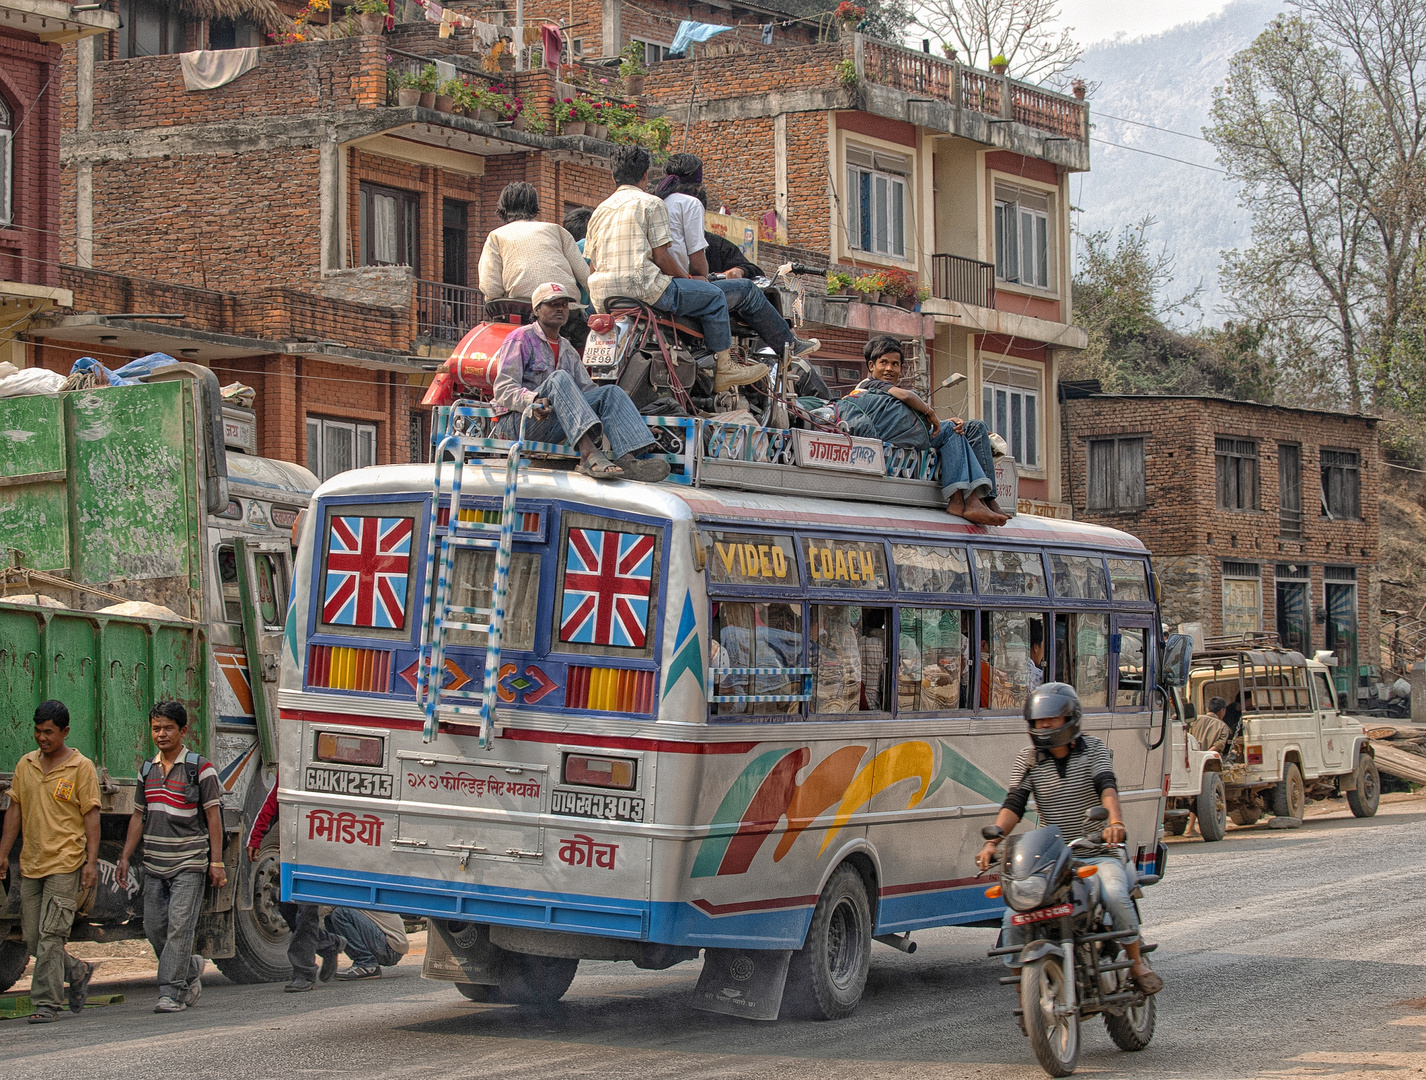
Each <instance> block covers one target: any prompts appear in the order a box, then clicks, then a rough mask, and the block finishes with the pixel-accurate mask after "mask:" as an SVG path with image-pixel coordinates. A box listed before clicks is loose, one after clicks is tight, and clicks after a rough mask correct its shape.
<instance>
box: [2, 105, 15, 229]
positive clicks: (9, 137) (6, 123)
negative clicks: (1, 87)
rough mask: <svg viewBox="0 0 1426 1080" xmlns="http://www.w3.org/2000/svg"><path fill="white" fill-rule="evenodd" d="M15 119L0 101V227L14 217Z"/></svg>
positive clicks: (7, 223)
mask: <svg viewBox="0 0 1426 1080" xmlns="http://www.w3.org/2000/svg"><path fill="white" fill-rule="evenodd" d="M14 123H15V118H14V114H13V113H11V112H10V106H9V105H6V104H5V102H4V100H2V99H0V225H9V224H10V223H11V222H12V221H13V220H14V217H15V206H14V201H13V195H12V190H13V187H14V181H13V177H14V174H15V128H14Z"/></svg>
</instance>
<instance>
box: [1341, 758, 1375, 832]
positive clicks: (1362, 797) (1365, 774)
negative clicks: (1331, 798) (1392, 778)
mask: <svg viewBox="0 0 1426 1080" xmlns="http://www.w3.org/2000/svg"><path fill="white" fill-rule="evenodd" d="M1347 805H1348V806H1350V807H1351V808H1352V816H1353V817H1375V816H1376V811H1377V807H1378V806H1380V805H1381V774H1380V773H1379V772H1377V767H1376V761H1375V760H1374V759H1373V758H1371V757H1370V756H1368V755H1366V754H1363V755H1362V760H1361V761H1359V762H1357V790H1356V791H1349V792H1347Z"/></svg>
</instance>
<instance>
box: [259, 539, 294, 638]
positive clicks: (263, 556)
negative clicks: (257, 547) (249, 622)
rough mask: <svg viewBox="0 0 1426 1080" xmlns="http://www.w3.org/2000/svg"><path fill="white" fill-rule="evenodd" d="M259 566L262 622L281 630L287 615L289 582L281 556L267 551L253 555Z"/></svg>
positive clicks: (269, 627) (271, 627) (273, 628)
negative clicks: (286, 578) (286, 579)
mask: <svg viewBox="0 0 1426 1080" xmlns="http://www.w3.org/2000/svg"><path fill="white" fill-rule="evenodd" d="M253 565H254V566H256V567H257V610H258V615H259V617H260V618H261V619H262V623H263V625H264V626H265V627H267V628H268V629H270V630H281V629H282V621H283V619H285V618H286V617H287V582H286V581H285V580H284V578H285V577H286V573H285V569H286V568H285V566H284V564H283V562H282V560H281V558H280V557H279V556H277V555H272V554H269V553H267V552H258V553H257V554H256V555H254V556H253Z"/></svg>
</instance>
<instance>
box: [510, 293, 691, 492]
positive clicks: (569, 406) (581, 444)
mask: <svg viewBox="0 0 1426 1080" xmlns="http://www.w3.org/2000/svg"><path fill="white" fill-rule="evenodd" d="M531 300H532V302H533V303H534V307H535V321H534V322H532V323H528V324H526V325H525V326H522V327H520V329H518V330H516V331H514V332H513V333H512V334H511V335H510V336H509V337H507V338H506V339H505V343H504V344H503V345H501V346H500V351H499V352H497V353H496V354H495V359H496V361H497V362H498V363H499V365H500V371H499V374H497V375H496V376H495V386H494V388H493V389H494V394H493V397H494V404H495V407H496V408H497V409H502V410H504V411H505V414H504V415H503V416H501V418H500V419H499V420H497V421H496V422H495V437H496V438H497V439H513V438H515V436H516V434H517V433H518V432H519V429H520V415H521V413H523V412H524V411H525V409H526V408H528V407H529V406H530V405H531V404H533V405H534V406H535V409H534V412H533V413H532V414H531V419H532V420H533V423H527V424H526V425H525V438H526V440H528V441H530V442H549V443H572V444H573V445H574V446H575V448H576V449H577V450H579V454H580V458H579V471H580V472H582V473H584V474H585V475H586V476H592V477H594V479H596V480H642V481H644V482H646V483H653V484H656V483H658V482H659V481H660V480H662V479H664V477H666V476H668V471H669V470H668V462H667V461H664V460H663V459H662V458H657V457H652V456H650V455H651V454H652V452H653V451H654V450H655V449H657V445H656V444H655V442H654V440H653V436H651V435H650V434H649V429H648V425H647V424H645V423H644V418H643V417H642V416H640V415H639V410H638V408H636V407H635V405H634V403H633V401H631V400H630V399H629V395H628V394H626V393H624V391H623V390H622V389H620V388H619V387H617V386H608V385H606V386H595V385H594V380H593V379H591V378H590V377H589V372H587V371H585V369H584V362H583V361H582V360H580V358H579V354H578V353H576V352H575V351H574V346H572V345H571V344H570V343H569V340H568V339H567V338H563V337H560V333H559V331H560V327H562V326H563V325H564V324H565V321H566V320H567V319H568V318H569V309H570V306H571V304H572V302H573V300H574V297H573V296H571V295H570V294H569V293H568V292H566V291H565V288H564V286H563V285H560V284H559V283H558V282H546V283H545V284H544V285H541V286H539V287H538V288H536V289H535V295H534V296H533V297H531ZM601 435H605V436H607V437H608V439H609V449H610V452H611V453H613V455H614V460H613V461H610V460H609V458H608V457H607V456H606V455H605V453H604V451H603V450H602V449H601V448H600V446H599V437H600V436H601Z"/></svg>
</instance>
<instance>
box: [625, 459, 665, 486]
mask: <svg viewBox="0 0 1426 1080" xmlns="http://www.w3.org/2000/svg"><path fill="white" fill-rule="evenodd" d="M614 464H615V465H617V466H619V468H621V469H623V470H624V478H625V479H626V480H639V481H642V482H643V483H645V484H657V483H659V482H660V481H662V480H667V479H668V474H669V465H668V462H667V461H665V460H664V459H663V458H659V457H647V458H640V457H635V456H634V455H633V454H625V455H623V456H622V457H618V458H615V459H614Z"/></svg>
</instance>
